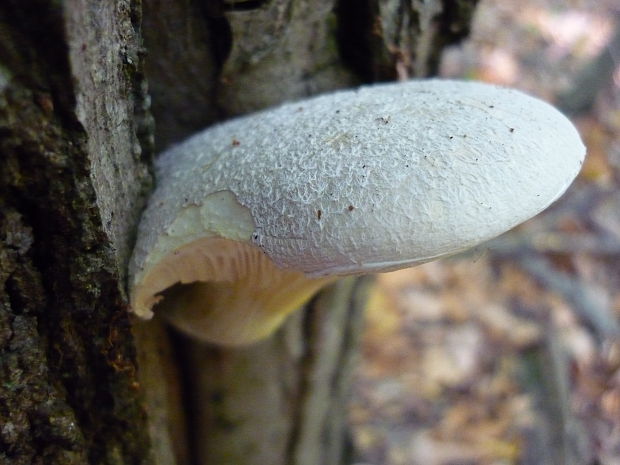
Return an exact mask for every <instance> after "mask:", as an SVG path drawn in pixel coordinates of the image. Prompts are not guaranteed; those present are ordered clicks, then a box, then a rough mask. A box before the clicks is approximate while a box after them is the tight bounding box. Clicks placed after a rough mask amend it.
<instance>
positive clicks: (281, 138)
mask: <svg viewBox="0 0 620 465" xmlns="http://www.w3.org/2000/svg"><path fill="white" fill-rule="evenodd" d="M584 156H585V147H584V146H583V144H582V142H581V140H580V137H579V135H578V133H577V131H576V130H575V128H574V127H573V125H572V124H571V123H570V121H569V120H568V119H567V118H566V117H564V116H563V115H562V114H561V113H560V112H559V111H557V110H556V109H555V108H553V107H552V106H551V105H549V104H547V103H545V102H542V101H540V100H537V99H535V98H533V97H530V96H528V95H525V94H523V93H521V92H519V91H516V90H511V89H506V88H502V87H498V86H494V85H488V84H482V83H476V82H461V81H450V80H421V81H410V82H406V83H393V84H381V85H373V86H368V87H362V88H359V89H357V90H347V91H341V92H336V93H332V94H327V95H323V96H319V97H315V98H312V99H309V100H305V101H301V102H296V103H288V104H285V105H282V106H281V107H279V108H275V109H270V110H266V111H263V112H260V113H256V114H253V115H250V116H246V117H242V118H239V119H235V120H232V121H229V122H226V123H223V124H220V125H218V126H215V127H212V128H209V129H207V130H205V131H204V132H201V133H199V134H197V135H195V136H193V137H191V138H190V139H189V140H187V141H186V142H184V143H182V144H180V145H177V146H175V147H174V148H172V149H170V150H168V151H167V152H165V153H164V154H162V155H161V157H160V158H159V160H158V162H157V188H156V190H155V192H154V193H153V196H152V198H151V199H150V202H149V205H148V208H147V210H146V212H145V213H144V216H143V219H142V222H141V224H140V229H139V235H138V242H137V246H136V249H135V252H134V256H133V260H132V263H131V266H130V275H131V283H130V285H131V288H132V289H134V291H132V294H133V296H134V297H132V305H133V307H134V311H136V312H137V313H138V314H142V315H146V316H148V314H149V313H150V307H149V308H147V307H148V306H149V305H152V303H153V301H150V303H149V304H148V305H145V304H144V302H140V301H137V300H136V298H135V296H136V295H137V294H136V292H135V289H136V288H138V287H139V286H140V285H141V283H142V282H143V281H144V279H145V277H147V276H148V275H149V273H153V272H155V270H156V269H157V264H158V262H160V261H161V260H162V259H163V258H164V257H165V256H168V255H169V254H172V253H174V251H175V250H177V249H178V248H180V247H182V246H184V245H187V244H189V243H192V242H193V241H196V240H198V239H200V238H203V237H221V238H225V239H229V240H232V241H236V242H240V243H245V244H251V245H254V246H256V247H258V248H259V249H260V250H262V251H263V252H264V254H266V256H267V257H268V258H269V259H270V260H271V261H272V262H273V263H274V264H275V266H276V267H277V268H279V269H285V270H295V271H299V272H302V273H303V274H304V275H306V276H307V277H309V278H313V277H320V276H327V275H346V274H356V273H367V272H375V271H388V270H394V269H398V268H404V267H408V266H412V265H415V264H418V263H422V262H426V261H429V260H432V259H435V258H438V257H441V256H445V255H449V254H453V253H455V252H458V251H461V250H463V249H466V248H469V247H472V246H474V245H476V244H478V243H480V242H482V241H485V240H487V239H490V238H492V237H494V236H497V235H499V234H501V233H502V232H505V231H507V230H509V229H511V228H512V227H513V226H515V225H517V224H519V223H521V222H523V221H525V220H526V219H528V218H530V217H532V216H534V215H536V214H537V213H539V212H540V211H541V210H543V209H545V208H546V207H547V206H548V205H549V204H551V203H552V202H553V201H554V200H556V199H557V198H558V197H559V196H560V195H561V194H562V193H563V192H564V191H565V190H566V188H567V187H568V186H569V184H570V183H571V182H572V180H573V179H574V178H575V176H576V175H577V173H578V172H579V169H580V167H581V165H582V163H583V158H584ZM171 279H173V278H171ZM191 280H192V278H191V273H189V274H188V275H187V276H185V277H184V278H183V279H179V281H182V282H191ZM153 289H154V288H152V289H150V291H149V292H154V290H153ZM161 290H162V289H159V291H161ZM142 300H143V299H142Z"/></svg>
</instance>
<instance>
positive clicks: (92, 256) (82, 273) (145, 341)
mask: <svg viewBox="0 0 620 465" xmlns="http://www.w3.org/2000/svg"><path fill="white" fill-rule="evenodd" d="M474 4H475V0H469V1H467V0H461V1H458V0H453V1H449V0H444V1H439V0H435V1H424V2H423V1H418V0H411V1H403V0H381V1H379V0H366V1H363V2H359V1H353V0H340V1H338V2H337V1H335V0H320V1H316V2H315V1H312V2H310V1H307V0H270V1H240V0H237V1H226V2H224V1H216V0H211V1H205V2H197V1H192V0H175V1H174V2H170V1H166V2H164V1H162V0H147V1H146V3H145V5H141V4H140V3H139V2H138V1H137V0H119V1H115V2H99V1H95V0H65V1H64V2H62V3H52V4H50V3H48V2H44V1H42V0H21V1H20V2H17V1H16V0H7V1H5V2H3V3H2V4H1V5H0V147H1V149H0V150H1V157H2V158H1V169H0V283H2V286H1V287H0V380H1V382H0V464H5V463H6V464H8V463H10V464H15V465H21V464H30V463H35V464H36V463H40V464H52V465H53V464H73V463H75V464H78V463H79V464H83V463H92V464H138V463H157V464H166V465H173V464H185V463H195V464H208V463H212V464H218V465H222V464H226V463H235V464H236V465H243V464H251V463H270V465H277V464H296V465H301V464H318V463H326V464H330V465H331V464H337V463H345V462H346V455H347V454H346V450H345V449H346V448H345V443H346V422H345V417H346V409H345V405H346V402H345V400H346V397H347V392H348V391H347V385H348V383H349V375H350V370H349V369H348V367H349V366H350V363H351V360H352V359H353V357H354V353H355V350H354V349H355V345H356V342H355V341H356V334H357V332H358V327H359V322H360V314H361V308H362V306H363V305H362V301H363V295H364V292H363V289H364V288H365V284H364V283H365V282H359V281H356V280H346V281H343V282H341V283H339V284H337V285H336V286H334V287H332V288H331V289H330V290H328V291H326V292H325V293H323V294H322V295H320V296H318V297H317V298H316V299H314V300H313V302H312V303H311V304H310V305H309V306H308V308H307V309H306V310H305V312H304V313H299V314H298V315H297V316H295V317H294V318H291V320H290V321H289V323H288V324H287V326H286V328H284V329H283V330H282V331H281V332H280V333H279V334H278V335H276V336H275V337H274V338H272V339H270V340H268V341H265V342H263V343H262V344H260V345H258V346H256V347H255V348H253V349H248V350H237V351H228V350H222V349H217V348H213V347H205V346H199V345H197V344H195V343H193V342H192V341H187V340H184V339H183V338H181V337H179V336H173V337H172V339H170V338H169V337H168V332H167V330H166V328H163V327H162V326H161V324H160V323H159V322H157V321H154V322H151V323H148V324H137V325H135V327H134V328H133V329H134V331H133V332H132V329H131V328H130V320H129V317H128V313H127V311H126V310H127V309H126V296H125V291H124V279H125V269H126V262H127V259H128V256H129V253H130V251H131V247H132V242H133V234H134V232H135V226H136V224H137V220H138V216H139V212H140V209H141V207H142V205H143V203H144V199H145V196H146V194H147V191H148V190H149V186H150V176H149V172H148V169H149V165H150V154H151V146H152V144H153V136H155V143H156V145H157V147H158V148H163V147H166V146H167V145H169V144H171V143H173V142H175V141H178V140H180V139H182V138H184V137H186V136H187V135H189V134H191V133H192V132H194V131H196V130H198V129H201V128H203V127H204V126H206V125H208V124H211V123H213V122H216V121H218V120H221V119H223V118H226V117H228V116H232V115H237V114H241V113H246V112H249V111H254V110H256V109H259V108H262V107H265V106H268V105H274V104H277V103H278V102H281V101H283V100H286V99H294V98H301V97H304V96H307V95H312V94H315V93H319V92H323V91H329V90H332V89H336V88H340V87H347V86H351V85H354V84H357V83H360V82H370V81H375V80H389V79H394V78H397V77H407V76H417V75H424V74H427V73H432V72H433V71H434V69H435V66H436V64H437V57H438V56H439V51H440V50H441V48H442V47H443V46H444V45H445V44H446V43H449V42H451V41H454V40H456V39H457V38H459V37H461V36H462V35H464V34H465V33H466V32H467V25H468V24H469V20H470V17H471V13H472V11H473V6H474ZM142 6H144V9H145V17H144V24H143V27H142V30H141V27H140V24H141V19H142V18H141V7H142ZM141 34H143V35H142V36H141ZM142 40H143V42H142ZM145 56H146V57H147V58H146V59H145ZM143 66H144V68H145V70H146V74H147V77H148V81H149V85H150V89H151V90H150V93H151V97H152V102H153V107H152V108H153V109H152V114H153V116H154V117H155V121H156V123H157V128H158V129H157V130H156V131H154V130H153V127H152V125H151V124H150V119H149V112H148V101H149V98H148V97H147V96H146V80H145V79H144V77H143V73H142V67H143ZM134 337H135V340H137V343H138V344H137V345H138V355H139V362H140V370H141V371H140V381H138V379H137V375H136V351H135V349H134ZM250 386H251V387H252V389H249V388H250ZM143 406H145V407H146V411H147V412H148V415H149V421H148V423H147V421H146V415H145V411H144V408H143ZM242 407H243V413H244V416H243V417H242V418H241V417H240V416H239V415H240V410H239V409H240V408H242ZM186 427H187V428H186ZM149 436H150V439H151V445H149ZM240 444H242V445H243V447H242V448H240V447H239V445H240ZM259 458H260V460H259Z"/></svg>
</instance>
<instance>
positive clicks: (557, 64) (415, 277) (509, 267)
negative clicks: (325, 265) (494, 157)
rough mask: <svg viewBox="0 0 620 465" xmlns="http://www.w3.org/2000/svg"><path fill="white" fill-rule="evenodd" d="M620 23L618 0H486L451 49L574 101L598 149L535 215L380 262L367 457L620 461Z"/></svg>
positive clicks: (463, 62) (371, 334) (361, 434)
mask: <svg viewBox="0 0 620 465" xmlns="http://www.w3.org/2000/svg"><path fill="white" fill-rule="evenodd" d="M618 31H620V5H619V4H618V2H617V0H583V1H577V0H575V1H559V0H522V1H519V2H505V1H502V0H482V1H481V4H480V7H479V9H478V12H477V17H476V20H475V23H474V28H473V32H472V35H471V37H470V39H469V40H468V41H467V42H465V43H463V44H461V45H460V46H458V47H455V48H453V49H451V50H450V51H448V52H447V53H446V55H445V57H444V60H443V63H442V75H444V76H450V77H465V78H472V79H478V80H483V81H488V82H494V83H498V84H504V85H509V86H512V87H516V88H519V89H523V90H525V91H526V92H528V93H531V94H533V95H537V96H539V97H541V98H543V99H545V100H547V101H550V102H552V103H554V104H556V105H557V106H559V107H561V108H562V109H563V110H565V111H566V112H567V113H569V114H570V117H571V118H572V120H573V121H574V123H575V124H576V125H577V127H578V128H579V130H580V132H581V134H582V137H583V139H584V142H585V144H586V146H587V147H588V156H587V159H586V163H585V165H584V168H583V170H582V172H581V174H580V176H579V178H578V179H577V181H576V182H575V184H574V185H573V186H572V187H571V188H570V189H569V191H568V192H567V194H566V195H565V196H564V197H562V198H561V199H560V200H559V201H558V202H556V204H554V205H553V206H552V207H551V208H550V209H549V210H547V211H546V212H545V213H543V214H541V215H539V216H538V217H537V218H535V219H533V220H531V221H529V222H528V223H526V224H524V225H522V226H521V227H519V228H517V229H516V230H513V231H511V232H510V233H508V234H506V235H504V236H502V237H500V238H498V239H496V240H494V241H492V242H490V243H488V244H485V245H483V246H482V247H479V248H478V249H476V250H475V251H473V252H470V253H468V254H466V255H462V256H459V257H455V258H453V259H448V260H442V261H439V262H434V263H429V264H426V265H423V266H420V267H417V268H413V269H410V270H404V271H400V272H396V273H389V274H384V275H380V276H379V277H378V286H377V287H376V289H375V290H374V291H373V294H372V296H371V299H370V304H369V311H368V314H367V315H368V316H367V324H366V330H365V332H364V336H363V353H362V361H361V363H360V364H359V368H358V370H357V373H356V376H357V378H356V379H357V381H356V384H355V393H354V401H353V404H352V407H351V413H350V415H351V421H352V423H353V443H354V448H355V450H356V460H357V462H356V463H357V464H359V465H500V464H501V465H507V464H523V465H547V464H549V465H551V464H553V465H559V464H564V465H590V464H591V465H595V464H599V465H619V464H620V336H619V334H620V331H619V328H620V33H619V32H618ZM614 58H615V60H614Z"/></svg>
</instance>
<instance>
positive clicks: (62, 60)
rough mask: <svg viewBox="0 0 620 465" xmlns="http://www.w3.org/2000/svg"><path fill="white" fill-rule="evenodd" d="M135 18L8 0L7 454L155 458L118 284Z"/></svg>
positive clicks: (2, 362) (133, 106)
mask: <svg viewBox="0 0 620 465" xmlns="http://www.w3.org/2000/svg"><path fill="white" fill-rule="evenodd" d="M59 5H60V6H59ZM139 24H140V11H139V8H137V5H136V4H135V3H131V2H130V1H129V0H127V1H119V2H109V3H108V2H88V1H86V0H67V1H66V2H64V3H63V4H59V3H49V2H43V1H37V0H32V1H28V0H27V1H19V2H18V1H4V2H2V3H1V4H0V37H1V38H0V137H1V139H0V150H1V157H2V158H1V169H0V283H1V286H0V380H1V382H0V463H1V464H11V465H21V464H46V465H47V464H50V465H54V464H59V465H60V464H62V465H67V464H76V465H77V464H85V463H106V464H130V463H131V464H138V463H148V460H147V451H148V437H147V435H146V434H145V416H144V412H143V409H142V408H141V403H140V401H139V397H138V394H139V390H138V389H137V387H138V385H137V380H136V376H135V363H134V349H133V345H132V344H133V343H132V337H131V333H130V325H129V318H128V315H127V311H126V303H125V302H126V300H125V297H124V293H123V276H124V270H125V264H126V261H127V257H128V254H129V252H130V250H131V243H132V235H133V231H134V227H135V224H136V221H137V218H138V215H139V212H140V208H141V207H142V204H143V200H144V194H145V193H146V189H147V187H148V184H149V175H148V165H149V156H148V155H149V149H148V147H149V144H148V142H147V141H146V140H144V139H141V135H142V134H146V133H147V132H148V131H147V128H146V126H145V121H146V119H145V113H144V102H145V94H144V90H145V88H144V87H143V79H142V76H141V70H140V58H139V52H140V30H139Z"/></svg>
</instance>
